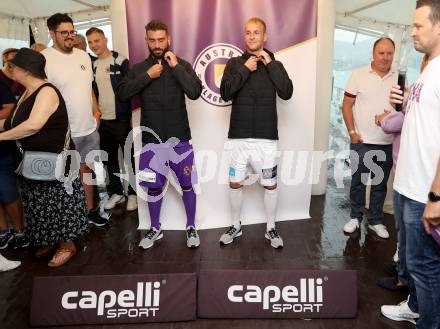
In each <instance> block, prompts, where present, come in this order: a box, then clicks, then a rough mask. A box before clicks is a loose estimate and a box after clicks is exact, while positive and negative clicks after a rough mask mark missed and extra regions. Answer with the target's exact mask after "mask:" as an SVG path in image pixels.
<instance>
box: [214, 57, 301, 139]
mask: <svg viewBox="0 0 440 329" xmlns="http://www.w3.org/2000/svg"><path fill="white" fill-rule="evenodd" d="M265 51H266V52H267V53H268V54H269V56H270V57H271V59H272V60H271V62H270V63H269V64H267V65H264V64H263V63H262V62H261V61H260V62H258V64H257V70H256V71H253V72H251V71H250V70H249V69H248V68H247V67H246V66H245V65H244V63H245V62H246V61H247V60H248V59H249V57H251V56H253V55H251V54H249V53H247V52H245V53H244V54H243V55H242V56H239V57H234V58H231V59H230V60H229V61H228V62H227V64H226V68H225V72H224V74H223V78H222V82H221V85H220V94H221V96H222V98H223V100H225V101H229V100H232V111H231V119H230V122H229V133H228V137H229V138H231V139H235V138H262V139H270V140H277V139H278V116H277V106H276V96H277V94H278V96H279V97H280V98H282V99H285V100H286V99H289V98H290V97H292V93H293V85H292V80H290V78H289V76H288V74H287V72H286V70H285V69H284V66H283V64H282V63H281V62H279V61H277V60H275V57H274V55H273V54H272V53H271V52H270V51H268V50H266V49H265Z"/></svg>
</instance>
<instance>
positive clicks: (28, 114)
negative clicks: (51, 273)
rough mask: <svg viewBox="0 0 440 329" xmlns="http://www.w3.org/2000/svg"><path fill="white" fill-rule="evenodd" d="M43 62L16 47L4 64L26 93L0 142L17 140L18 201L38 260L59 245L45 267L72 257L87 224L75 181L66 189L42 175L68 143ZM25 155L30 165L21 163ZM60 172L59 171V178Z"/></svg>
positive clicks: (60, 103)
mask: <svg viewBox="0 0 440 329" xmlns="http://www.w3.org/2000/svg"><path fill="white" fill-rule="evenodd" d="M45 63H46V60H45V58H44V56H43V55H41V54H40V53H38V52H36V51H33V50H31V49H28V48H21V49H20V50H19V51H18V52H17V54H16V56H15V58H14V59H13V60H11V61H10V62H9V65H10V67H11V69H12V73H13V78H14V80H16V81H17V82H19V83H21V84H22V85H23V86H24V87H25V88H26V90H25V92H24V93H23V95H22V97H21V98H20V100H19V102H18V104H17V106H16V107H15V109H14V111H13V112H12V115H11V116H10V117H9V118H8V120H7V121H6V124H5V128H6V129H7V131H5V132H3V133H0V142H1V141H3V140H16V141H17V145H18V146H19V149H20V151H22V153H23V162H22V166H21V168H22V174H23V181H22V201H23V206H24V213H25V218H26V221H27V224H28V227H27V230H28V236H29V238H30V240H31V241H32V242H33V244H34V245H35V246H38V247H40V248H39V250H38V251H37V254H36V256H37V257H44V256H46V255H48V254H49V253H50V252H51V250H52V247H53V246H54V245H57V246H58V249H57V251H56V253H55V255H54V256H53V258H52V259H51V261H50V262H49V264H48V265H49V266H51V267H57V266H61V265H63V264H65V263H66V262H67V261H69V260H70V259H71V258H72V257H73V256H74V255H75V254H76V247H75V244H74V242H73V241H74V240H76V239H78V238H80V237H82V236H83V235H84V234H85V233H86V232H87V230H88V220H87V215H86V206H85V195H84V190H83V188H82V186H81V182H80V181H79V179H75V180H74V181H73V182H72V188H73V191H72V190H70V191H69V190H68V189H66V188H65V184H64V183H63V181H62V179H59V180H57V179H55V176H54V175H52V176H51V175H44V173H47V169H48V168H49V169H50V167H51V165H53V156H55V157H56V156H57V155H58V154H60V153H61V152H63V150H65V149H66V148H68V146H69V141H70V133H69V131H68V125H69V122H68V117H67V110H66V104H65V103H64V100H63V98H62V96H61V94H60V92H59V91H58V90H57V89H56V88H55V87H54V86H53V85H51V84H49V83H47V82H46V81H45V80H44V79H45V78H46V74H45V72H44V67H45ZM60 69H62V68H60ZM70 144H71V143H70ZM27 155H31V156H30V157H28V159H29V158H30V159H31V160H34V161H33V162H31V163H29V161H26V160H27V159H26V156H27ZM51 161H52V162H51ZM57 169H59V168H57ZM58 171H59V170H58ZM25 173H26V174H25ZM41 173H43V175H41ZM63 174H64V168H63V170H62V173H61V176H60V177H65V176H64V175H63Z"/></svg>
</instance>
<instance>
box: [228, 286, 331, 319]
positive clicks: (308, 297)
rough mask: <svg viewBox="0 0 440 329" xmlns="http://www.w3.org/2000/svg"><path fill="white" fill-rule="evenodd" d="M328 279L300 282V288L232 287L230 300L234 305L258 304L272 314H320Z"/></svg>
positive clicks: (229, 292)
mask: <svg viewBox="0 0 440 329" xmlns="http://www.w3.org/2000/svg"><path fill="white" fill-rule="evenodd" d="M327 280H328V279H327V278H324V279H322V278H317V279H312V278H309V279H306V278H302V279H300V280H299V286H294V285H288V286H285V287H282V288H280V287H278V286H275V285H268V286H266V287H259V286H257V285H246V286H245V285H232V286H230V287H229V288H228V299H229V301H230V302H232V303H256V304H260V306H261V308H262V309H263V310H268V311H270V312H272V313H286V312H294V313H319V312H320V310H321V308H322V306H323V298H324V296H323V282H324V281H327Z"/></svg>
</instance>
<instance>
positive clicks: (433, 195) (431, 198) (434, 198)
mask: <svg viewBox="0 0 440 329" xmlns="http://www.w3.org/2000/svg"><path fill="white" fill-rule="evenodd" d="M428 199H429V201H431V202H439V201H440V195H438V194H437V193H435V192H432V191H431V192H429V194H428Z"/></svg>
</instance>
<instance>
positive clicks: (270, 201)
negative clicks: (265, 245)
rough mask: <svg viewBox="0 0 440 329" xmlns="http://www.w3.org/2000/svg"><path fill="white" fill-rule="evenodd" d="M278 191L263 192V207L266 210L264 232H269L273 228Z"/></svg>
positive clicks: (266, 190)
mask: <svg viewBox="0 0 440 329" xmlns="http://www.w3.org/2000/svg"><path fill="white" fill-rule="evenodd" d="M277 203H278V190H277V189H276V188H275V189H273V190H268V189H265V190H264V207H265V209H266V216H267V226H266V230H267V231H270V230H271V229H273V228H275V215H276V212H277Z"/></svg>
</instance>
